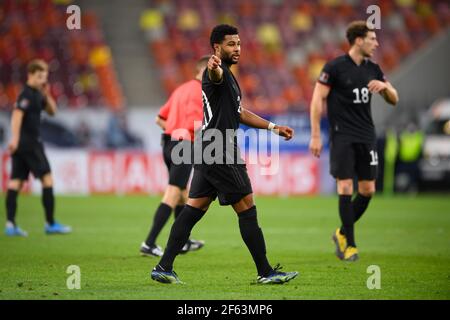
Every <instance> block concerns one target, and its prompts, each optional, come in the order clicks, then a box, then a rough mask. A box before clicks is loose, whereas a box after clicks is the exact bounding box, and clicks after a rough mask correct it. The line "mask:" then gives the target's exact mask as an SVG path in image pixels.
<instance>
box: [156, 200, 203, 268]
mask: <svg viewBox="0 0 450 320" xmlns="http://www.w3.org/2000/svg"><path fill="white" fill-rule="evenodd" d="M205 213H206V211H203V210H201V209H197V208H194V207H191V206H189V205H186V206H185V207H184V209H183V210H182V211H181V213H180V215H179V216H178V218H177V219H175V222H174V223H173V225H172V229H171V230H170V236H169V240H168V241H167V246H166V249H165V250H164V255H163V256H162V258H161V260H160V262H159V265H160V266H161V267H162V268H163V269H164V270H166V271H169V270H172V268H173V261H174V260H175V257H176V256H177V255H178V253H180V250H181V249H182V248H183V246H184V245H185V244H186V241H187V240H188V239H189V235H190V234H191V230H192V228H193V227H194V225H195V224H196V223H197V222H198V221H199V220H200V219H201V218H202V217H203V215H204V214H205Z"/></svg>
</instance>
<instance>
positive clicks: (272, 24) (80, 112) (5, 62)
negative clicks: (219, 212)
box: [0, 0, 450, 195]
mask: <svg viewBox="0 0 450 320" xmlns="http://www.w3.org/2000/svg"><path fill="white" fill-rule="evenodd" d="M71 4H76V5H78V6H80V8H81V17H82V21H81V22H82V23H81V27H82V29H81V30H68V29H67V27H66V19H67V17H68V16H69V14H67V13H66V9H67V7H68V6H69V5H71ZM372 4H377V5H378V6H379V7H380V8H381V23H382V25H381V27H382V29H381V30H380V31H379V32H378V38H379V42H380V48H379V50H378V52H377V54H376V58H375V60H376V61H377V62H379V63H380V65H381V67H382V68H383V69H384V71H385V72H386V73H387V76H388V78H389V80H390V81H391V82H392V83H393V84H394V86H396V87H397V88H398V90H399V93H400V104H399V106H398V107H397V108H395V109H392V108H390V107H389V106H387V105H386V104H385V103H384V102H382V101H381V99H379V98H378V97H375V98H374V101H373V106H372V111H373V114H374V118H375V121H376V126H377V132H378V138H379V141H378V142H379V155H380V157H379V158H380V162H381V165H380V169H381V170H380V176H379V179H378V189H379V191H382V192H384V193H386V194H392V193H394V192H413V193H415V192H417V191H431V190H447V191H448V190H450V62H449V58H448V57H450V7H449V2H448V1H445V0H393V1H390V0H389V1H387V0H382V1H374V0H368V1H366V0H363V1H357V0H348V1H345V0H321V1H309V0H308V1H295V0H285V1H282V0H263V1H257V0H229V1H216V0H207V1H205V0H157V1H151V0H128V1H118V0H110V1H106V0H105V1H103V0H96V1H88V0H84V1H82V0H80V1H70V0H17V1H16V0H0V70H1V71H0V145H1V147H2V150H3V151H2V152H1V175H0V176H1V185H2V188H3V189H4V188H5V186H6V181H7V176H8V171H9V161H8V155H7V153H6V146H7V142H8V138H9V118H10V111H11V109H12V107H13V104H14V102H15V99H16V97H17V95H18V94H19V92H20V90H21V88H22V86H23V83H24V81H25V78H26V71H25V70H26V69H25V68H26V64H27V62H28V61H30V60H31V59H32V58H36V57H39V58H42V59H44V60H46V61H47V62H48V63H49V64H50V71H51V73H50V83H51V90H52V93H53V95H54V97H55V98H56V100H57V103H58V106H59V108H60V111H59V113H58V115H57V116H56V117H55V118H45V121H44V123H43V127H42V130H43V131H42V132H43V138H44V141H45V144H46V146H47V150H48V153H49V158H50V161H51V165H52V167H53V171H54V173H55V174H54V176H55V178H56V182H55V190H56V192H57V193H59V194H97V193H111V194H129V193H141V194H156V193H159V192H161V191H162V190H163V188H164V185H165V181H166V180H165V178H164V177H165V176H166V172H165V167H164V166H163V162H162V159H161V155H160V154H161V152H160V147H159V135H160V131H159V128H157V126H156V125H155V124H154V117H155V115H156V113H157V110H158V108H159V107H160V106H161V105H162V104H163V103H164V101H165V99H166V98H167V97H168V95H169V94H170V93H171V92H172V91H173V90H174V88H175V87H176V86H177V85H178V84H180V83H182V82H183V81H186V80H188V79H190V78H191V77H192V76H193V71H192V70H193V63H194V61H195V59H196V58H198V57H199V56H201V55H203V54H206V53H210V48H209V42H208V37H209V32H210V30H211V27H212V26H214V25H215V24H217V23H220V22H224V23H230V24H235V25H237V26H239V29H240V34H241V39H242V57H241V62H240V64H239V65H238V67H237V68H236V69H235V72H236V73H237V75H238V78H239V81H240V84H241V86H242V89H243V92H244V101H245V103H244V105H245V106H246V107H248V108H249V109H251V110H253V111H255V112H257V113H259V114H262V115H264V116H266V117H268V118H270V119H271V120H272V121H274V122H280V123H287V124H289V125H291V126H293V127H294V128H295V129H296V133H297V136H296V138H295V140H294V141H293V142H289V143H283V142H281V145H280V148H281V155H280V172H279V174H278V175H275V176H261V175H258V174H257V173H256V172H257V170H253V169H250V173H251V176H252V179H253V181H254V183H253V184H254V187H255V191H256V193H258V194H262V195H303V194H329V193H333V192H334V185H333V181H332V180H331V178H330V177H329V174H328V157H327V154H326V152H327V148H325V154H324V156H323V157H321V159H320V160H316V159H313V158H312V157H311V156H310V155H309V154H308V150H307V146H308V142H309V114H308V108H309V101H310V99H311V94H312V89H313V86H314V82H315V79H316V78H317V76H318V73H319V71H320V70H321V68H322V66H323V65H324V63H325V61H326V60H328V59H331V58H333V57H335V56H337V55H339V54H342V53H343V52H345V51H346V50H347V49H348V44H347V43H346V40H345V27H346V25H347V23H348V22H349V21H351V20H354V19H366V18H367V17H368V14H366V8H367V7H368V6H369V5H372ZM324 119H325V118H324ZM323 137H324V139H325V141H326V139H327V126H326V121H324V125H323ZM27 191H28V192H39V191H40V188H39V184H38V183H37V182H33V183H31V184H30V186H28V187H27Z"/></svg>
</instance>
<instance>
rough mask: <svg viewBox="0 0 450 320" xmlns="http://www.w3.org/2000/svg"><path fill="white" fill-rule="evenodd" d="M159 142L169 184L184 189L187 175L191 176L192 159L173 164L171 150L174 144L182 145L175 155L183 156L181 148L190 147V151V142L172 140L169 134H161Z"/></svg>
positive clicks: (187, 180)
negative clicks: (188, 161) (186, 162)
mask: <svg viewBox="0 0 450 320" xmlns="http://www.w3.org/2000/svg"><path fill="white" fill-rule="evenodd" d="M161 144H162V148H163V158H164V163H165V164H166V166H167V170H169V185H171V186H176V187H178V188H180V189H181V190H184V189H186V188H187V184H188V182H189V177H190V176H191V171H192V164H191V163H192V161H191V163H189V164H185V163H180V164H175V163H174V162H173V161H172V160H173V159H172V150H173V148H174V147H175V146H179V147H182V148H180V149H181V152H180V153H177V155H179V156H180V157H183V150H185V148H190V149H191V151H192V142H191V141H188V140H180V141H172V140H171V137H170V135H167V134H163V135H162V139H161ZM191 154H192V152H191ZM191 160H192V157H191Z"/></svg>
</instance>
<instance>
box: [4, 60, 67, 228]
mask: <svg viewBox="0 0 450 320" xmlns="http://www.w3.org/2000/svg"><path fill="white" fill-rule="evenodd" d="M47 78H48V66H47V64H46V63H45V62H44V61H42V60H33V61H31V62H30V63H29V64H28V78H27V83H26V85H25V87H24V89H23V91H22V93H21V94H20V95H19V97H18V99H17V103H16V104H15V106H14V109H13V111H12V117H11V140H10V143H9V145H8V149H9V152H10V154H11V162H12V169H11V177H10V180H9V182H8V192H7V194H6V228H5V234H6V235H8V236H27V233H26V231H24V230H22V229H21V228H19V226H17V224H16V221H15V218H16V210H17V196H18V193H19V191H20V189H21V188H22V185H23V183H24V182H25V181H26V180H28V175H29V174H30V172H31V173H32V174H33V176H34V177H35V178H38V179H39V180H41V182H42V205H43V207H44V211H45V218H46V222H47V223H46V225H45V232H46V233H47V234H63V233H70V232H71V228H70V227H69V226H65V225H62V224H60V223H58V222H56V221H55V219H54V207H55V198H54V195H53V180H52V175H51V170H50V165H49V163H48V160H47V157H46V156H45V153H44V146H43V145H42V141H41V137H40V126H41V111H43V110H45V111H46V112H47V113H48V114H49V115H54V114H55V113H56V109H57V107H56V103H55V100H54V99H53V98H52V96H51V94H50V88H49V86H48V84H47Z"/></svg>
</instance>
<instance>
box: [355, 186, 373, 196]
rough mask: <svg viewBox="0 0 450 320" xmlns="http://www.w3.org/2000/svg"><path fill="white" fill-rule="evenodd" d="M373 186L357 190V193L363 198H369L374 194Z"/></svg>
mask: <svg viewBox="0 0 450 320" xmlns="http://www.w3.org/2000/svg"><path fill="white" fill-rule="evenodd" d="M375 191H376V190H375V186H366V187H360V188H358V193H359V194H361V195H363V196H364V197H367V198H370V197H372V196H373V195H374V194H375Z"/></svg>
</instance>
